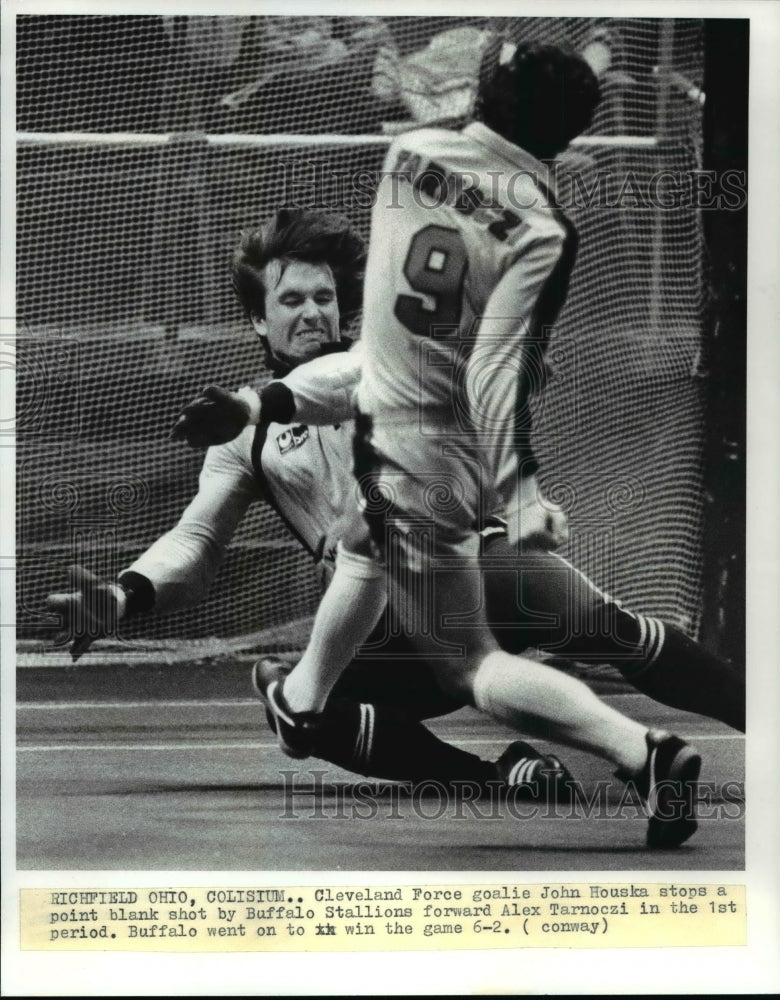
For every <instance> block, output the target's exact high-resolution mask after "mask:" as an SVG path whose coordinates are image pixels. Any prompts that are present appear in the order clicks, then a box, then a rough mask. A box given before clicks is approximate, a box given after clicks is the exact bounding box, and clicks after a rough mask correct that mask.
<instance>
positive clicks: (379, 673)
mask: <svg viewBox="0 0 780 1000" xmlns="http://www.w3.org/2000/svg"><path fill="white" fill-rule="evenodd" d="M258 668H260V669H262V668H261V667H260V665H259V664H258ZM288 669H289V668H288V667H286V666H284V665H283V664H281V663H280V662H279V661H276V662H275V664H274V670H276V671H281V672H284V671H286V670H288ZM463 705H464V702H462V701H455V700H454V699H451V698H448V697H447V696H445V695H444V694H443V693H442V692H441V690H440V688H439V687H438V685H437V684H436V682H435V679H434V678H433V677H432V675H431V672H430V670H429V669H428V668H427V667H426V665H425V664H424V663H414V664H410V663H408V662H406V661H404V660H402V659H401V660H393V661H388V660H381V661H374V662H370V663H364V664H362V665H360V664H356V663H353V664H352V665H350V667H348V668H347V670H346V671H345V672H344V674H343V675H342V677H341V678H340V679H339V681H338V683H337V684H336V686H335V688H334V691H333V695H332V696H331V697H330V698H329V699H328V702H327V704H326V706H325V709H324V710H323V712H322V713H321V715H320V717H319V719H318V724H317V726H316V728H315V729H314V730H313V731H312V734H311V755H312V756H313V757H317V758H319V759H320V760H325V761H327V762H329V763H331V764H336V765H337V766H338V767H342V768H344V769H346V770H348V771H353V772H355V773H357V774H362V775H367V776H370V777H373V778H382V779H389V780H393V781H403V782H411V783H413V784H417V783H419V782H422V781H436V782H438V783H440V784H442V785H444V786H447V787H452V788H453V789H457V788H458V787H462V786H464V785H466V784H468V785H471V786H473V788H474V789H475V790H476V791H479V792H485V791H488V792H491V793H492V792H493V791H500V790H501V789H502V788H503V789H506V788H509V787H511V788H512V789H513V793H519V794H522V795H523V796H524V797H528V798H541V799H542V800H544V801H550V800H556V801H563V800H565V799H567V798H568V797H570V795H571V782H572V781H573V779H572V777H571V775H570V774H569V772H568V771H567V770H566V768H565V767H564V766H563V765H562V764H561V762H560V761H559V760H558V758H557V757H554V756H552V755H549V754H548V755H542V754H540V753H538V752H537V751H536V750H535V749H534V748H533V747H532V746H531V745H530V744H528V743H524V742H519V741H516V742H514V743H511V744H510V745H509V746H508V747H506V749H505V750H504V752H503V753H502V754H501V756H500V757H499V758H498V759H497V760H496V761H489V760H482V759H481V758H480V757H478V756H477V755H476V754H473V753H469V752H468V751H467V750H464V749H462V748H460V747H458V746H455V745H453V744H451V743H447V742H446V741H444V740H441V739H439V738H438V737H437V736H435V735H434V734H433V733H432V732H431V731H430V730H429V729H427V728H426V727H425V726H424V725H423V724H422V722H421V721H420V720H421V719H422V718H428V717H431V716H433V715H443V714H447V713H449V712H453V711H456V710H457V709H459V708H462V707H463ZM268 722H269V725H270V726H271V728H272V729H273V730H274V731H276V729H277V724H276V719H275V716H274V715H273V713H271V712H268Z"/></svg>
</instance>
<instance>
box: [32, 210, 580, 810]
mask: <svg viewBox="0 0 780 1000" xmlns="http://www.w3.org/2000/svg"><path fill="white" fill-rule="evenodd" d="M364 267H365V245H364V243H363V240H362V239H361V237H360V236H359V235H358V234H357V232H356V231H355V230H354V229H353V228H352V227H351V226H350V225H349V223H348V222H347V220H346V219H343V218H341V217H338V216H333V215H326V214H324V213H320V212H306V211H284V210H283V211H280V212H278V213H277V214H276V215H275V216H274V217H273V218H272V219H270V220H269V221H268V223H267V224H266V225H265V226H263V227H261V228H260V229H258V230H255V231H253V232H250V233H248V234H246V235H245V237H244V238H243V239H242V242H241V244H240V247H239V250H238V252H237V256H236V261H235V266H234V283H235V288H236V291H237V293H238V296H239V298H240V300H241V302H242V303H243V304H244V306H245V307H246V310H247V313H248V315H249V317H250V319H251V322H252V324H253V326H254V327H255V329H256V331H257V332H258V333H259V334H260V339H261V343H262V344H263V346H264V349H265V352H266V357H267V361H268V363H269V365H270V367H271V368H272V370H273V371H274V372H275V373H276V374H277V375H278V376H281V375H283V374H284V373H286V372H291V371H293V369H295V368H296V366H298V365H300V364H301V362H304V361H307V360H308V359H310V358H312V357H317V356H320V355H323V354H328V353H333V352H342V353H341V356H344V357H345V356H346V355H345V354H343V352H345V351H346V349H347V348H348V347H349V346H350V342H349V341H348V340H345V339H342V337H341V330H342V328H343V327H345V326H346V324H347V323H348V322H349V320H350V319H351V318H352V317H354V315H355V313H356V311H357V310H358V309H359V308H360V305H361V298H362V281H363V272H364ZM323 360H324V361H327V360H329V359H328V358H324V359H323ZM304 367H305V366H304ZM300 370H303V369H300ZM293 374H294V372H293ZM298 384H299V389H300V391H301V399H304V398H305V400H306V405H307V406H308V409H309V413H308V415H307V414H306V413H305V412H303V411H302V412H301V413H298V414H297V419H296V420H295V421H293V420H292V414H291V413H290V412H288V411H289V405H288V399H287V395H288V394H289V392H288V390H286V389H285V387H284V386H283V384H282V383H280V382H274V383H272V385H271V387H270V388H269V393H268V398H267V399H266V401H265V407H266V410H267V412H268V419H266V420H264V421H263V423H262V424H261V426H260V427H258V428H255V427H248V428H247V429H246V430H245V431H244V432H243V433H241V434H240V435H239V436H238V437H237V438H236V439H235V440H232V441H230V443H229V444H225V445H223V446H220V447H213V448H211V449H209V451H208V453H207V455H206V458H205V461H204V464H203V469H202V472H201V475H200V482H199V489H198V493H197V495H196V496H195V498H194V499H193V500H192V502H191V503H190V504H189V506H188V507H187V509H186V510H185V511H184V513H183V514H182V517H181V519H180V520H179V522H178V523H177V524H176V525H175V526H174V527H173V528H172V529H171V530H170V531H169V532H167V533H166V534H165V535H163V536H162V537H161V538H159V539H158V540H157V541H156V542H154V543H153V544H152V545H151V546H150V548H149V549H147V550H146V551H145V552H144V553H143V554H142V555H140V556H139V558H138V559H136V560H135V561H134V562H133V563H132V565H130V566H129V567H128V568H127V569H126V570H125V571H124V572H122V573H121V574H120V575H119V578H118V581H117V582H116V583H111V582H108V581H103V580H100V579H98V578H96V577H95V576H94V575H93V574H91V573H89V572H88V571H87V570H85V569H83V568H81V567H73V568H72V569H71V573H70V588H69V590H68V592H66V593H62V594H53V595H50V597H49V600H48V607H49V609H50V610H51V611H54V612H56V613H58V614H60V615H61V616H62V620H63V626H64V628H65V630H66V633H67V634H68V635H69V637H70V638H71V640H72V645H71V652H72V656H73V659H74V660H77V659H78V658H79V657H80V656H81V655H82V654H83V653H84V652H86V650H87V649H88V648H89V646H90V645H91V643H92V642H93V641H94V640H95V639H96V638H97V637H99V636H101V635H106V634H111V633H112V632H113V631H114V629H115V625H116V622H117V621H118V620H121V619H124V618H126V617H128V616H130V615H133V614H136V613H138V612H144V611H151V610H153V611H155V612H156V613H159V614H166V613H169V612H172V611H175V610H178V609H180V608H184V607H188V606H192V605H195V604H197V603H198V602H199V601H200V600H202V599H203V598H204V597H205V595H206V592H207V590H208V588H209V585H210V584H211V581H212V580H213V578H214V576H215V575H216V573H217V570H218V568H219V566H220V564H221V562H222V559H223V557H224V554H225V551H226V549H227V546H228V544H229V542H230V539H231V538H232V536H233V534H234V533H235V531H236V529H237V528H238V525H239V524H240V522H241V520H242V518H243V516H244V514H245V513H246V511H247V509H248V507H249V505H250V504H251V503H254V502H257V501H265V502H268V503H270V504H272V505H273V506H274V507H275V508H276V509H277V510H278V511H279V513H280V514H281V516H282V518H283V519H284V520H285V521H286V523H287V524H288V525H289V527H290V529H291V531H292V532H293V534H294V535H295V537H296V538H297V539H298V541H299V542H300V543H301V545H303V547H304V548H306V549H307V550H308V551H309V552H310V553H311V554H312V556H313V557H314V558H315V559H316V561H317V563H318V564H319V565H320V566H321V567H323V572H324V573H327V572H328V567H329V566H332V562H333V558H334V552H335V547H336V543H337V541H338V538H339V537H340V533H341V527H342V526H343V514H344V511H345V510H348V509H349V508H350V503H349V500H350V498H351V496H352V495H353V494H354V492H355V482H354V479H353V476H352V472H351V463H350V460H349V455H350V451H351V438H352V423H351V422H350V421H345V422H343V423H338V422H336V424H337V425H336V426H334V425H333V424H330V425H328V426H323V427H319V426H311V427H309V426H306V425H305V424H304V423H303V421H302V419H301V416H303V417H306V419H309V420H311V422H312V423H316V422H317V420H316V418H317V417H318V415H320V414H321V408H320V410H318V409H317V407H318V400H319V399H320V398H321V397H322V396H323V392H324V393H325V396H327V397H328V398H329V397H330V395H331V394H332V391H333V385H332V384H328V385H327V386H326V385H325V384H324V383H322V382H321V381H320V380H318V381H317V383H316V384H315V383H313V382H312V381H311V379H309V380H308V383H307V380H306V378H305V373H304V377H303V378H300V377H299V380H298ZM307 386H308V388H307ZM230 436H231V437H232V434H231V435H230ZM404 654H405V650H404V649H403V648H401V647H397V648H396V658H395V659H394V660H393V661H392V662H387V661H385V662H383V663H382V664H374V663H372V664H370V669H360V668H359V665H355V667H354V668H353V669H350V670H348V671H347V672H346V674H345V676H344V679H343V682H342V683H341V684H340V685H338V686H337V688H336V690H335V691H334V697H333V699H332V700H331V703H330V705H329V707H328V712H327V713H326V714H325V716H324V718H323V720H322V725H321V726H320V728H319V730H318V733H317V738H316V740H315V742H314V745H313V747H312V750H313V753H314V754H315V755H316V756H318V757H321V758H323V759H325V760H328V761H329V762H331V763H335V764H337V765H339V766H341V767H344V768H346V769H348V770H351V771H356V772H358V773H360V774H366V775H371V776H373V777H376V778H386V779H394V780H402V781H411V782H420V781H424V780H436V781H440V782H442V783H452V782H469V783H472V784H475V785H478V786H480V787H482V788H487V787H488V786H489V785H490V783H498V784H499V785H503V786H504V787H506V786H508V785H511V786H512V787H513V788H514V789H515V790H516V791H518V790H519V791H520V792H521V793H523V794H528V795H539V796H540V797H542V798H548V797H559V796H563V795H566V794H568V791H567V787H566V783H567V781H568V780H569V778H570V775H569V774H568V772H567V771H566V769H565V768H564V767H563V765H561V763H560V762H559V761H558V759H557V758H556V757H554V756H552V755H547V756H542V755H541V754H539V753H537V752H536V751H535V750H534V749H533V747H531V746H530V745H529V744H527V743H525V742H523V741H516V742H514V743H512V744H511V745H510V746H508V747H507V749H506V750H505V751H504V753H503V754H502V755H501V756H500V757H499V759H498V760H497V761H495V762H493V761H485V760H482V759H481V758H479V757H478V756H476V755H475V754H472V753H469V752H467V751H465V750H462V749H460V748H458V747H456V746H453V745H451V744H448V743H446V742H444V741H442V740H439V739H438V738H436V737H435V736H434V735H433V734H432V733H431V732H430V730H428V729H427V728H426V727H425V726H424V725H422V722H421V720H422V719H425V718H432V717H434V716H437V715H441V714H446V713H449V712H452V711H454V710H455V709H457V708H461V707H462V706H463V704H464V702H463V701H456V700H455V699H452V698H447V697H446V696H445V695H443V694H442V692H441V691H440V690H439V688H438V686H437V684H436V683H435V681H434V680H433V678H432V677H431V675H430V672H429V671H426V669H425V668H424V665H422V664H420V663H413V664H410V663H407V662H406V659H405V655H404Z"/></svg>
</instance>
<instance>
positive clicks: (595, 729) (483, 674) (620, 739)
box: [407, 560, 701, 847]
mask: <svg viewBox="0 0 780 1000" xmlns="http://www.w3.org/2000/svg"><path fill="white" fill-rule="evenodd" d="M407 578H408V574H407ZM435 581H436V582H435V616H434V622H435V625H436V629H437V630H440V631H439V635H438V636H437V635H435V634H433V635H425V633H424V632H423V631H420V630H418V631H416V632H415V633H414V634H415V635H416V636H417V638H416V640H415V641H416V643H417V644H418V645H419V646H420V647H421V648H425V647H426V646H428V647H433V649H435V650H436V651H438V653H439V658H438V659H432V660H431V663H432V665H433V666H434V667H435V669H436V671H437V676H438V677H439V681H440V683H441V684H442V686H443V687H444V688H445V690H447V691H451V692H453V693H455V694H461V695H464V696H467V697H469V698H470V699H471V700H472V701H473V703H474V704H475V705H476V706H477V707H478V708H480V709H481V710H482V711H484V712H486V713H487V714H489V715H491V716H492V717H493V718H495V719H497V720H499V721H501V722H504V723H506V724H508V725H510V726H512V727H513V728H515V729H519V730H521V731H524V732H528V733H530V734H531V735H536V736H541V737H543V738H546V739H552V740H556V741H560V742H563V743H566V744H567V745H569V746H575V747H579V748H581V749H585V750H588V751H589V752H591V753H593V754H596V755H598V756H600V757H602V758H604V759H606V760H609V761H611V762H612V763H613V764H615V765H617V769H616V771H615V774H616V775H617V776H618V777H620V778H621V779H622V780H627V781H628V780H630V781H633V782H634V783H635V784H636V787H637V789H638V791H639V793H640V794H641V795H642V797H643V799H644V800H645V803H646V805H647V807H648V810H649V817H650V822H649V826H648V843H649V844H650V845H651V846H663V847H672V846H676V845H678V844H680V843H682V842H683V841H684V840H686V839H687V838H688V837H689V836H690V835H691V834H692V833H693V832H694V830H695V829H696V821H695V818H694V816H693V791H694V786H695V782H696V781H697V779H698V775H699V769H700V766H701V759H700V758H699V756H698V754H697V753H696V752H695V751H694V750H693V749H692V748H691V747H689V746H688V745H687V744H685V743H684V742H683V741H682V740H680V739H678V738H677V737H675V736H672V735H670V734H668V733H664V732H657V731H651V730H648V729H647V727H645V726H643V725H641V724H640V723H638V722H636V721H634V720H633V719H629V718H628V717H627V716H624V715H623V714H622V713H620V712H618V711H616V710H615V709H613V708H611V707H610V706H608V705H606V704H605V703H604V702H602V701H601V700H600V699H599V698H597V697H596V695H595V694H594V693H593V692H592V691H591V690H590V689H589V688H588V687H587V686H586V685H585V684H582V683H581V682H580V681H578V680H576V679H574V678H572V677H569V676H568V675H566V674H562V673H560V672H558V671H556V670H554V669H552V668H550V667H547V666H545V665H544V664H540V663H535V662H533V661H530V660H528V659H526V658H523V657H518V656H514V655H512V654H508V653H506V652H505V651H503V650H501V649H499V648H498V645H497V643H496V641H495V639H494V637H493V635H492V633H491V632H490V630H489V629H488V628H486V627H480V620H481V619H482V620H483V623H484V608H483V604H482V593H481V584H480V572H479V566H478V563H477V562H476V560H475V563H474V567H473V568H472V569H471V570H463V569H461V570H449V571H447V570H442V569H441V564H440V565H439V566H438V567H437V572H436V574H435ZM417 589H418V588H416V587H415V588H414V590H415V592H416V591H417ZM410 610H411V609H410ZM464 614H465V618H466V619H467V622H464ZM458 618H460V619H461V624H457V619H458ZM444 643H449V644H452V645H453V646H456V647H459V649H460V650H462V655H461V656H457V655H454V656H450V657H445V656H442V655H441V648H442V645H443V644H444ZM431 651H433V650H431Z"/></svg>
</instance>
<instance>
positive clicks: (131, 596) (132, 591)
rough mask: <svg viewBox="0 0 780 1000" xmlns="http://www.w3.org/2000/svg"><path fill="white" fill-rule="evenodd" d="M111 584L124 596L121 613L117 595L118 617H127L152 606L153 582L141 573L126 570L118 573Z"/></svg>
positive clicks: (153, 597) (153, 596)
mask: <svg viewBox="0 0 780 1000" xmlns="http://www.w3.org/2000/svg"><path fill="white" fill-rule="evenodd" d="M113 586H114V587H118V588H119V589H120V590H121V591H122V594H123V596H124V603H123V605H122V611H121V614H120V611H119V609H120V601H121V598H120V597H118V596H117V616H118V617H119V618H128V617H129V616H130V615H135V614H138V613H139V612H141V611H151V610H152V608H153V607H154V601H155V597H156V594H155V591H154V584H153V583H152V581H151V580H149V579H148V578H147V577H145V576H144V575H143V574H142V573H136V572H134V571H133V570H126V571H125V572H124V573H122V574H120V577H119V579H118V580H117V582H116V584H114V585H113Z"/></svg>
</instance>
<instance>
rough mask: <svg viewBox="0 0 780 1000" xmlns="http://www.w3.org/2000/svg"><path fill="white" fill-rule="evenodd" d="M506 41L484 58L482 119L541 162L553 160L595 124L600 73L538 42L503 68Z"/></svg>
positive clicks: (517, 52)
mask: <svg viewBox="0 0 780 1000" xmlns="http://www.w3.org/2000/svg"><path fill="white" fill-rule="evenodd" d="M504 42H505V40H504V39H501V38H496V39H494V40H493V41H492V42H491V43H489V44H488V46H487V49H486V51H485V54H484V56H483V59H482V66H481V69H480V80H479V91H478V98H477V100H478V103H477V116H478V117H479V118H481V119H482V121H483V122H484V123H485V124H486V125H487V126H488V128H491V129H493V131H494V132H498V134H499V135H501V136H503V137H504V138H505V139H508V140H509V141H510V142H512V143H514V144H515V145H516V146H520V147H521V149H525V150H526V151H527V152H529V153H530V154H531V155H532V156H535V157H537V159H540V160H547V159H552V158H553V157H554V156H557V154H558V153H560V152H561V151H562V150H564V149H565V148H566V147H567V146H568V145H569V143H570V142H571V140H572V139H573V138H574V137H575V136H577V135H579V134H580V133H581V132H584V130H585V129H586V128H587V127H588V125H590V123H591V121H592V120H593V113H594V111H595V110H596V107H597V106H598V103H599V101H600V100H601V91H600V88H599V82H598V80H597V79H596V74H595V73H594V72H593V70H592V69H591V68H590V66H589V65H588V64H587V62H585V60H584V59H583V58H582V57H581V56H579V55H578V54H577V53H576V52H574V51H571V50H569V49H567V48H562V47H560V46H557V45H541V44H538V43H532V42H520V43H519V44H518V46H517V48H516V50H515V52H514V53H513V54H512V55H511V57H510V58H508V59H507V61H506V62H505V63H502V62H501V52H502V46H503V44H504Z"/></svg>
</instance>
